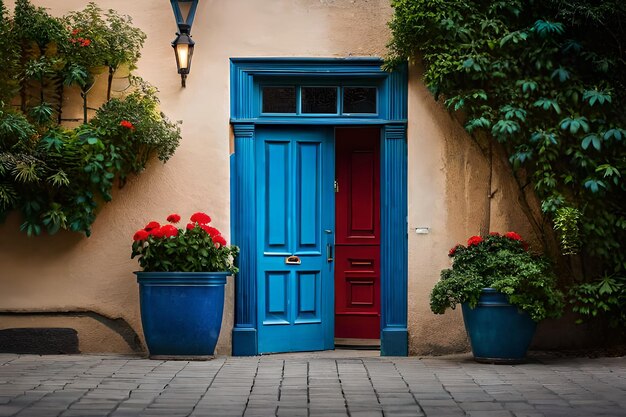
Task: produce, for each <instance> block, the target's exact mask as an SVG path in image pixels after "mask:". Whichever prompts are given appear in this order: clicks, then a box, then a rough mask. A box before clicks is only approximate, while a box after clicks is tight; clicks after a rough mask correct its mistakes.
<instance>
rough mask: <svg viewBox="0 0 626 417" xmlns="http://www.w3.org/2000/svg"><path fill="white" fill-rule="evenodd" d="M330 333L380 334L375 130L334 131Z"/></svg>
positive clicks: (365, 336)
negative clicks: (332, 328) (332, 322)
mask: <svg viewBox="0 0 626 417" xmlns="http://www.w3.org/2000/svg"><path fill="white" fill-rule="evenodd" d="M335 161H336V163H335V177H336V184H335V201H336V203H335V222H336V237H335V243H336V246H335V337H336V338H358V339H378V338H380V130H379V129H378V128H342V129H337V130H336V132H335Z"/></svg>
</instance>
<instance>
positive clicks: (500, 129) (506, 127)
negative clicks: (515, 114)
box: [491, 120, 520, 140]
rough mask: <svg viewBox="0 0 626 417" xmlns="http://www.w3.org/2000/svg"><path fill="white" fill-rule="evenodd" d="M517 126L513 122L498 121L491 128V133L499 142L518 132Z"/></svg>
mask: <svg viewBox="0 0 626 417" xmlns="http://www.w3.org/2000/svg"><path fill="white" fill-rule="evenodd" d="M519 130H520V127H519V124H518V123H517V122H516V121H514V120H498V122H497V123H496V124H495V125H494V126H493V127H492V128H491V133H492V134H493V135H494V136H495V137H497V138H498V139H499V140H502V139H505V138H506V136H513V135H514V134H515V133H516V132H519Z"/></svg>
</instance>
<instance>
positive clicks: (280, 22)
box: [0, 0, 525, 354]
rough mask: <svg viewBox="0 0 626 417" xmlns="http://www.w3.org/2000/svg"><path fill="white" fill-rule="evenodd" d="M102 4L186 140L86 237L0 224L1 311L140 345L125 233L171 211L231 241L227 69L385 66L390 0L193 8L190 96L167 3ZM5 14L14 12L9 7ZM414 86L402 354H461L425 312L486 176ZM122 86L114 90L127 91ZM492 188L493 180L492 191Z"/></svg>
mask: <svg viewBox="0 0 626 417" xmlns="http://www.w3.org/2000/svg"><path fill="white" fill-rule="evenodd" d="M34 3H35V4H36V5H40V6H44V7H48V8H50V10H51V12H52V13H53V14H55V15H63V14H64V13H66V12H68V11H70V10H75V9H79V8H82V7H83V6H84V5H85V2H84V1H79V0H65V1H63V2H61V1H58V0H35V1H34ZM97 3H98V4H99V5H100V6H101V7H102V8H104V9H108V8H113V9H116V10H118V11H121V12H123V13H126V14H129V15H131V16H132V17H133V19H134V22H135V24H136V25H137V26H139V27H140V28H142V29H143V30H144V31H145V32H146V33H147V35H148V38H147V41H146V43H145V46H144V49H143V52H142V54H143V56H142V58H141V59H140V61H139V65H138V69H137V71H136V73H137V74H138V75H140V76H142V77H143V78H145V79H146V80H148V81H149V82H151V83H152V84H154V85H155V86H157V87H158V88H159V89H160V91H161V93H160V99H161V103H162V110H163V111H164V112H165V113H166V114H167V115H168V116H169V117H170V118H171V119H174V120H179V119H181V120H183V125H182V134H183V141H182V143H181V146H180V147H179V149H178V150H177V152H176V154H175V155H174V157H173V158H172V159H171V160H170V161H169V162H168V163H167V164H165V165H163V164H161V163H159V162H157V161H153V162H151V163H150V165H149V166H148V167H147V169H146V172H144V173H143V174H142V175H141V176H139V177H137V178H133V179H131V180H130V181H129V182H128V184H127V185H126V187H125V188H123V189H122V190H118V191H116V192H115V194H114V198H113V201H112V202H111V203H108V204H107V205H105V206H104V207H103V208H102V211H101V212H100V215H99V216H98V218H97V220H96V222H95V224H94V226H93V235H92V237H90V238H85V237H83V236H80V235H76V234H70V233H60V234H58V235H55V236H42V237H38V238H27V237H26V236H25V235H24V234H22V233H20V232H19V231H18V229H19V223H20V220H19V218H18V216H17V215H13V216H11V217H9V219H8V221H7V222H6V223H5V224H3V225H0V266H1V268H0V312H1V311H10V310H18V311H23V312H28V311H47V310H53V311H67V312H72V311H94V312H97V313H98V314H101V315H103V316H105V317H108V318H110V319H123V320H124V321H126V322H127V323H128V324H129V325H130V326H131V327H132V328H133V329H135V331H136V332H137V333H138V334H139V335H141V323H140V317H139V305H138V291H137V284H136V282H135V277H134V275H133V274H132V271H134V270H136V269H137V265H136V262H135V261H133V260H130V259H129V257H130V245H131V237H132V235H133V233H134V231H135V230H136V229H138V228H139V227H141V226H143V225H144V224H145V223H146V222H147V221H149V220H153V219H154V220H163V219H164V218H165V216H166V215H167V214H169V213H171V212H174V211H175V212H179V213H180V214H181V215H183V216H184V217H186V216H189V215H190V214H191V213H193V212H194V211H198V210H202V211H206V212H207V213H209V214H210V215H211V216H212V217H213V218H214V225H215V226H216V227H218V228H219V229H220V230H222V232H223V233H224V234H225V235H228V232H229V228H230V223H229V221H230V219H229V210H230V200H229V198H230V197H229V153H230V149H229V137H230V135H231V132H230V126H229V122H228V120H229V94H230V93H229V60H228V59H229V58H230V57H243V56H276V57H288V56H299V57H345V56H384V54H385V44H386V43H387V41H388V36H389V32H388V29H387V26H386V22H387V21H388V20H389V18H390V17H391V14H392V10H391V8H390V6H389V2H388V0H319V1H318V0H265V1H258V0H229V1H222V0H201V1H200V2H199V6H198V10H197V15H196V20H195V23H194V25H193V37H194V40H195V41H196V49H195V52H194V60H193V66H192V71H191V74H190V76H189V78H188V80H187V88H186V89H182V88H181V87H180V78H179V76H178V75H177V74H176V70H175V62H174V57H173V53H172V48H171V46H170V42H171V40H172V39H173V37H174V32H175V24H174V18H173V16H172V11H171V9H170V7H169V4H168V3H167V2H164V1H152V0H140V1H135V2H128V1H125V0H108V1H105V0H99V1H98V2H97ZM8 6H9V8H12V5H11V2H9V5H8ZM410 75H411V82H410V86H409V114H410V116H409V128H408V141H409V207H408V209H409V218H408V223H409V230H408V234H409V332H410V352H411V353H412V354H429V353H445V352H451V351H460V350H465V349H467V342H466V338H465V332H464V330H463V327H462V321H461V319H460V315H459V314H458V312H451V313H448V314H446V315H444V316H435V315H433V314H432V313H430V310H429V305H428V294H429V292H430V289H431V288H432V285H433V284H434V283H435V282H436V280H437V279H438V277H439V271H440V270H441V269H442V268H444V267H447V266H448V264H449V261H448V258H447V251H448V249H449V247H450V246H452V245H453V244H455V243H457V242H459V241H463V240H464V239H466V238H467V237H468V236H469V235H471V234H475V233H478V231H479V229H480V227H481V225H483V224H484V223H485V221H486V220H485V219H486V213H487V211H486V205H485V203H486V195H487V189H486V185H485V184H486V183H485V179H486V178H487V177H488V172H489V171H488V166H487V164H486V162H485V161H484V160H483V159H481V156H480V154H479V152H478V151H477V149H476V147H475V146H474V145H473V144H472V143H471V141H469V140H468V138H467V137H466V136H465V134H464V133H463V131H462V129H461V128H460V127H459V125H458V123H457V122H455V121H454V120H452V119H451V117H450V116H449V115H448V114H447V112H446V111H445V110H444V109H442V108H441V106H440V105H439V104H437V103H435V102H434V100H433V98H432V97H431V95H430V94H429V93H428V92H427V90H426V89H425V88H424V87H423V85H422V84H421V83H420V82H419V69H417V68H414V67H412V68H411V74H410ZM117 83H118V84H119V87H122V86H123V83H124V81H123V79H120V80H118V81H117ZM100 88H102V86H100ZM92 97H93V100H94V101H93V102H91V103H90V104H92V105H94V106H97V104H98V103H97V102H96V101H97V100H98V99H97V94H93V95H92ZM100 97H101V96H100ZM74 103H75V102H74ZM72 106H74V107H72ZM72 109H73V110H72ZM66 111H67V112H68V113H71V112H72V111H73V112H79V111H80V107H78V106H76V104H73V103H68V104H67V106H66ZM76 117H79V116H78V115H77V116H76ZM498 181H500V180H499V177H497V176H496V178H495V179H494V183H498ZM498 184H499V183H498ZM501 196H502V198H500V196H497V198H496V199H494V200H497V201H495V208H493V209H492V211H491V215H492V216H493V217H494V219H493V222H494V224H497V225H498V228H497V229H498V230H500V231H506V230H508V229H513V228H515V229H516V230H518V231H520V233H524V232H525V230H524V228H523V227H520V225H521V224H523V221H520V220H517V221H516V219H518V218H519V210H518V209H517V208H516V206H515V204H511V203H510V200H507V198H506V197H505V196H504V194H501ZM416 227H428V228H430V229H429V230H430V233H429V234H421V235H418V234H416V233H415V231H414V230H415V228H416ZM227 294H228V296H227V303H226V307H225V318H224V326H223V328H222V329H223V330H222V334H221V338H220V342H219V344H218V350H217V353H218V354H229V353H230V333H231V332H230V330H231V328H232V323H233V285H232V278H230V281H229V284H228V288H227ZM20 320H21V321H20ZM20 320H16V319H14V318H13V319H11V320H9V319H8V318H7V316H3V315H2V314H0V329H1V328H8V327H16V325H17V324H19V323H22V324H23V326H21V327H32V326H33V325H34V324H33V323H35V324H37V325H40V326H42V327H44V325H45V326H51V325H55V326H63V327H74V328H76V329H77V330H79V337H80V338H81V342H80V346H81V349H83V350H84V351H88V352H131V349H130V347H129V346H127V345H125V344H124V343H122V342H120V341H119V340H118V339H115V338H114V337H111V338H110V339H109V338H108V337H106V335H107V334H110V332H111V331H110V329H107V328H104V327H103V326H101V325H96V324H94V325H93V326H90V325H89V321H88V319H84V318H83V319H79V318H76V319H72V318H69V317H64V318H63V319H61V318H46V319H45V320H43V319H40V320H41V321H40V322H37V321H33V319H28V320H27V319H25V318H22V319H20ZM18 322H19V323H18ZM55 323H56V324H55ZM98 326H99V327H98ZM81 329H83V330H82V331H81ZM87 329H89V330H87ZM107 332H108V333H107ZM103 335H104V336H103ZM114 339H115V340H114ZM102 340H107V341H108V340H111V341H110V343H109V342H101V341H102Z"/></svg>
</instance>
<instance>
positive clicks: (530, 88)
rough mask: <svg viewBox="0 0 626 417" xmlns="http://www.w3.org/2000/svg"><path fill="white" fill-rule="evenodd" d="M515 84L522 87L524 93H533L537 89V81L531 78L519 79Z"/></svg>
mask: <svg viewBox="0 0 626 417" xmlns="http://www.w3.org/2000/svg"><path fill="white" fill-rule="evenodd" d="M515 85H517V86H519V87H522V92H523V93H531V92H534V91H537V83H536V82H534V81H529V80H518V81H517V82H516V83H515Z"/></svg>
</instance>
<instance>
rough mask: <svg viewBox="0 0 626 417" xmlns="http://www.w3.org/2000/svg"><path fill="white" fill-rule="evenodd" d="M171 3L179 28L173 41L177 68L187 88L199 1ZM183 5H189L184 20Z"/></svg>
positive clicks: (178, 0) (187, 0)
mask: <svg viewBox="0 0 626 417" xmlns="http://www.w3.org/2000/svg"><path fill="white" fill-rule="evenodd" d="M170 2H171V4H172V10H173V11H174V17H175V18H176V25H177V26H178V32H177V33H176V39H174V40H173V41H172V47H173V48H174V54H175V55H176V68H177V69H178V73H179V74H180V78H181V84H182V86H183V87H185V86H186V80H187V75H188V74H189V71H190V70H191V58H192V56H193V48H194V45H195V42H194V41H193V39H191V25H192V24H193V19H194V17H195V15H196V7H197V6H198V0H170ZM181 3H188V4H189V11H188V13H187V18H183V14H182V12H181V10H180V4H181Z"/></svg>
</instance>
